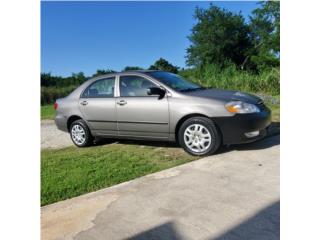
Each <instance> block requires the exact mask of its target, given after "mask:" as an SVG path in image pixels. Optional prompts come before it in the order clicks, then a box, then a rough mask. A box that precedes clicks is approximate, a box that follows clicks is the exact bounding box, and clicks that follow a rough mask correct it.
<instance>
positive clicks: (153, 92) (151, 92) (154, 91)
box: [147, 87, 166, 99]
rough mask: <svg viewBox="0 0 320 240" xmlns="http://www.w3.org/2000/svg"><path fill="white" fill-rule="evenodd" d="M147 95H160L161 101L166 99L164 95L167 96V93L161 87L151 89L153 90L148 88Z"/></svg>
mask: <svg viewBox="0 0 320 240" xmlns="http://www.w3.org/2000/svg"><path fill="white" fill-rule="evenodd" d="M147 94H148V95H158V96H159V99H160V98H163V97H164V95H165V94H166V91H165V90H164V89H162V88H160V87H151V88H148V91H147Z"/></svg>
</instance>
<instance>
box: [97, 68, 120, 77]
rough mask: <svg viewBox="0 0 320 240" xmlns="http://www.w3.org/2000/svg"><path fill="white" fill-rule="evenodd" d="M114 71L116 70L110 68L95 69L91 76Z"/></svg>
mask: <svg viewBox="0 0 320 240" xmlns="http://www.w3.org/2000/svg"><path fill="white" fill-rule="evenodd" d="M114 72H116V71H114V70H111V69H107V70H104V69H97V71H96V73H94V74H93V75H92V77H97V76H101V75H105V74H108V73H114Z"/></svg>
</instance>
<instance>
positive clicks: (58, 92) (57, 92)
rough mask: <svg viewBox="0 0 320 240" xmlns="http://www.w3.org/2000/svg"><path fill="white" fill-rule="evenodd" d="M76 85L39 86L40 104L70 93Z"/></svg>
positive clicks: (51, 101) (52, 101)
mask: <svg viewBox="0 0 320 240" xmlns="http://www.w3.org/2000/svg"><path fill="white" fill-rule="evenodd" d="M76 88H77V86H68V87H41V105H46V104H51V103H54V102H55V101H56V99H58V98H62V97H65V96H67V95H68V94H70V93H71V92H72V91H73V90H74V89H76Z"/></svg>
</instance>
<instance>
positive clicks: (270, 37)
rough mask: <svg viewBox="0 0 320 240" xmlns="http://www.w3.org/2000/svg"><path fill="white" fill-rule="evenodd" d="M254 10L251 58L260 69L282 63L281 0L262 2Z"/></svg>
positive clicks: (251, 21) (251, 19)
mask: <svg viewBox="0 0 320 240" xmlns="http://www.w3.org/2000/svg"><path fill="white" fill-rule="evenodd" d="M260 4H261V8H257V9H255V10H254V11H253V15H252V16H251V17H250V29H251V35H252V41H253V44H254V48H253V50H252V51H251V56H250V60H251V61H252V62H253V63H255V64H256V65H257V66H258V68H259V69H265V68H268V67H277V66H279V65H280V59H279V57H280V2H276V1H265V2H261V3H260Z"/></svg>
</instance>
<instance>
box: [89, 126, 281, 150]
mask: <svg viewBox="0 0 320 240" xmlns="http://www.w3.org/2000/svg"><path fill="white" fill-rule="evenodd" d="M108 144H129V145H137V146H151V147H163V148H177V149H178V148H180V146H179V144H177V143H174V142H162V141H143V140H125V139H117V140H113V139H107V138H105V139H97V140H96V142H95V146H101V145H108ZM279 144H280V122H272V123H271V125H270V129H269V132H268V135H267V136H266V137H265V138H263V139H261V140H258V141H256V142H253V143H246V144H239V145H229V146H226V145H223V146H221V147H220V149H219V150H218V151H217V152H216V153H215V155H217V154H222V153H226V152H229V151H234V150H236V151H244V150H259V149H266V148H270V147H272V146H276V145H279Z"/></svg>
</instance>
